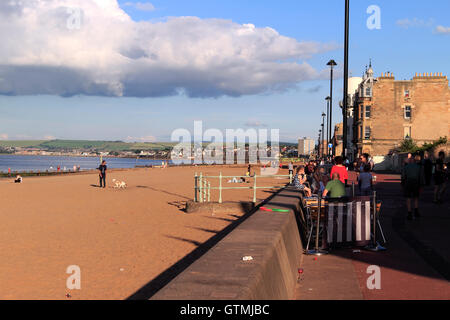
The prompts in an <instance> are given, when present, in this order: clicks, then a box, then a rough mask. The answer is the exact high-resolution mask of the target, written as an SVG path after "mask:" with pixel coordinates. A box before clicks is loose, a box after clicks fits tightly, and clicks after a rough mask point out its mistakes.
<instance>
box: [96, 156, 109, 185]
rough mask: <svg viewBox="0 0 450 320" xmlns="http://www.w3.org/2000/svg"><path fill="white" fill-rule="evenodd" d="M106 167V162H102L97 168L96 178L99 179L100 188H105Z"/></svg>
mask: <svg viewBox="0 0 450 320" xmlns="http://www.w3.org/2000/svg"><path fill="white" fill-rule="evenodd" d="M107 169H108V168H107V166H106V161H105V160H103V161H102V164H101V165H100V166H99V167H98V176H99V179H100V188H102V187H103V188H106V170H107Z"/></svg>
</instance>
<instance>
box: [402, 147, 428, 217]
mask: <svg viewBox="0 0 450 320" xmlns="http://www.w3.org/2000/svg"><path fill="white" fill-rule="evenodd" d="M413 161H414V162H410V163H407V164H406V165H405V167H404V168H403V170H402V186H403V190H404V194H405V197H406V206H407V209H408V216H407V219H408V220H412V219H413V214H412V203H411V202H412V201H413V200H414V216H415V217H416V218H419V217H420V213H419V196H420V191H421V187H422V186H423V185H424V184H425V181H424V180H425V178H424V174H423V167H422V166H421V165H420V161H421V159H420V156H419V155H416V156H415V157H414V160H413Z"/></svg>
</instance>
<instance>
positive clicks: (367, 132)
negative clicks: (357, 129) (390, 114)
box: [364, 127, 371, 140]
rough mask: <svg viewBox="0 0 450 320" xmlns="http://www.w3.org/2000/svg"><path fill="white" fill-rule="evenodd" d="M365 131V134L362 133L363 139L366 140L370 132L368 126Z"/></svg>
mask: <svg viewBox="0 0 450 320" xmlns="http://www.w3.org/2000/svg"><path fill="white" fill-rule="evenodd" d="M365 131H366V132H365V135H364V139H366V140H368V139H370V134H371V132H370V127H366V130H365Z"/></svg>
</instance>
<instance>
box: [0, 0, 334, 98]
mask: <svg viewBox="0 0 450 320" xmlns="http://www.w3.org/2000/svg"><path fill="white" fill-rule="evenodd" d="M68 8H78V9H79V10H75V11H74V10H72V11H68ZM74 12H75V13H74ZM74 22H75V23H74ZM78 22H79V24H78ZM68 23H69V24H68ZM68 25H69V26H71V28H68ZM78 25H79V28H78V29H77V26H78ZM73 26H75V28H74V27H73ZM0 38H1V39H2V45H1V46H0V94H7V95H29V94H50V95H61V96H72V95H77V94H84V95H104V96H133V97H157V96H168V95H176V94H180V93H184V94H186V95H188V96H191V97H218V96H222V95H229V96H240V95H248V94H259V93H267V92H274V91H283V90H286V89H287V88H291V87H293V86H295V85H296V84H297V83H298V82H300V81H305V80H312V79H319V78H327V77H328V72H327V70H323V71H317V70H315V69H314V68H313V67H311V66H310V65H309V64H308V63H307V62H305V60H306V59H308V58H311V57H313V56H314V55H317V54H320V53H323V52H326V51H329V50H334V49H336V48H337V46H336V45H335V44H322V43H317V42H299V41H297V40H295V39H293V38H289V37H285V36H282V35H280V34H279V33H278V32H277V31H275V30H273V29H272V28H268V27H267V28H257V27H255V26H254V25H252V24H244V25H241V24H238V23H235V22H233V21H230V20H223V19H200V18H197V17H177V18H169V19H167V20H166V21H162V22H155V23H151V22H145V21H144V22H135V21H133V20H132V19H131V18H130V16H128V15H127V14H126V13H125V12H124V11H123V10H122V9H121V8H120V7H119V5H118V3H117V0H21V1H1V2H0Z"/></svg>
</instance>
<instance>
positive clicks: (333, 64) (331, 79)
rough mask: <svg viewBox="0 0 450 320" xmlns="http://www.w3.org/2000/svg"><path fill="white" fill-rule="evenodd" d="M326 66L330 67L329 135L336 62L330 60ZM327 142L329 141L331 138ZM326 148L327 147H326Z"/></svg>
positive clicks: (331, 121) (331, 120)
mask: <svg viewBox="0 0 450 320" xmlns="http://www.w3.org/2000/svg"><path fill="white" fill-rule="evenodd" d="M327 66H330V123H329V125H330V127H329V130H330V131H329V134H330V135H331V127H332V123H333V68H334V67H335V66H337V63H336V61H334V60H330V61H328V63H327ZM328 141H331V137H330V139H329V140H328ZM327 148H328V146H327ZM331 155H333V151H331Z"/></svg>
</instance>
